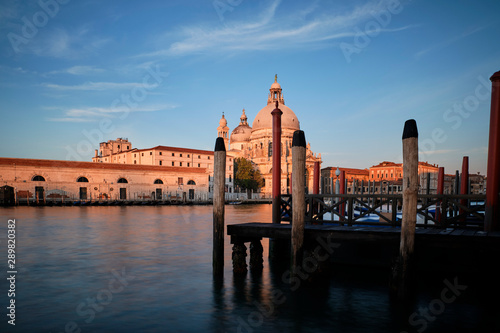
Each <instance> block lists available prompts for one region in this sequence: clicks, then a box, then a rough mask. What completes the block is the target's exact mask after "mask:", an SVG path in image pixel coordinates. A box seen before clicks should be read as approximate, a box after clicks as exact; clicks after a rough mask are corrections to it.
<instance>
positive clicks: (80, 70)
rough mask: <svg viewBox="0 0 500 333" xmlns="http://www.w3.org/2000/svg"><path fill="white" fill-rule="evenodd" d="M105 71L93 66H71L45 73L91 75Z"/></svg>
mask: <svg viewBox="0 0 500 333" xmlns="http://www.w3.org/2000/svg"><path fill="white" fill-rule="evenodd" d="M103 72H105V70H104V69H102V68H97V67H95V66H72V67H69V68H66V69H61V70H57V71H51V72H49V73H47V74H52V75H53V74H71V75H92V74H99V73H103Z"/></svg>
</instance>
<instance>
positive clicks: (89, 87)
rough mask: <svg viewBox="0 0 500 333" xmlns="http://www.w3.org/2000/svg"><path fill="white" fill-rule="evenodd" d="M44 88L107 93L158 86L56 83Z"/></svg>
mask: <svg viewBox="0 0 500 333" xmlns="http://www.w3.org/2000/svg"><path fill="white" fill-rule="evenodd" d="M41 86H42V87H45V88H49V89H54V90H60V91H63V90H65V91H105V90H116V89H133V88H144V89H152V88H155V87H156V85H154V84H153V85H145V84H144V83H139V82H85V83H82V84H79V85H60V84H55V83H42V84H41Z"/></svg>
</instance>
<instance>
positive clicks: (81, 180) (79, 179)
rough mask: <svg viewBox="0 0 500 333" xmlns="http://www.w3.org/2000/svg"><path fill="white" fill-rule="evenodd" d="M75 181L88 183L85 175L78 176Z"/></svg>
mask: <svg viewBox="0 0 500 333" xmlns="http://www.w3.org/2000/svg"><path fill="white" fill-rule="evenodd" d="M76 182H77V183H88V182H89V180H88V179H87V177H79V178H78V179H77V180H76Z"/></svg>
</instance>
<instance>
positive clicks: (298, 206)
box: [291, 130, 319, 274]
mask: <svg viewBox="0 0 500 333" xmlns="http://www.w3.org/2000/svg"><path fill="white" fill-rule="evenodd" d="M318 164H319V163H318ZM315 169H316V168H315ZM305 172H306V139H305V135H304V132H303V131H300V130H298V131H295V132H294V133H293V140H292V177H293V178H292V185H293V186H292V240H291V242H292V253H291V256H292V274H293V273H294V272H296V269H297V267H299V266H300V265H301V264H302V259H303V250H304V249H303V247H304V227H305V221H304V220H305V215H306V199H305V195H306V193H305V191H306V184H305Z"/></svg>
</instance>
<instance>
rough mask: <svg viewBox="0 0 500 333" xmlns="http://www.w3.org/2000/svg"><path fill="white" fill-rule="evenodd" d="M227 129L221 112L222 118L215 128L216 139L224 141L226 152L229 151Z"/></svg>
mask: <svg viewBox="0 0 500 333" xmlns="http://www.w3.org/2000/svg"><path fill="white" fill-rule="evenodd" d="M228 133H229V127H227V120H226V118H225V117H224V112H222V118H221V119H220V120H219V127H217V137H219V138H222V139H224V145H225V146H226V151H228V150H229V136H228Z"/></svg>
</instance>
